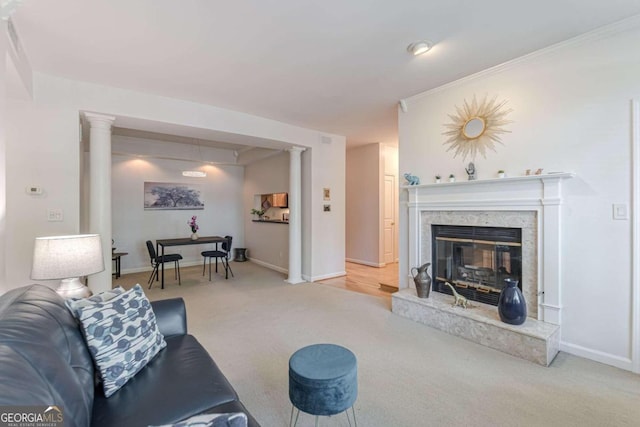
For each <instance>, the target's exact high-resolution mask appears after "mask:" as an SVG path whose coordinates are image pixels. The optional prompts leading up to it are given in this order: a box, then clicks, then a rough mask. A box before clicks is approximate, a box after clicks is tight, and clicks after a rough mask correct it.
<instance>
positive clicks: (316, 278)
mask: <svg viewBox="0 0 640 427" xmlns="http://www.w3.org/2000/svg"><path fill="white" fill-rule="evenodd" d="M346 275H347V272H346V271H338V272H335V273H329V274H321V275H319V276H308V275H304V274H303V275H302V278H303V279H304V280H306V281H307V282H317V281H319V280H326V279H333V278H334V277H342V276H346Z"/></svg>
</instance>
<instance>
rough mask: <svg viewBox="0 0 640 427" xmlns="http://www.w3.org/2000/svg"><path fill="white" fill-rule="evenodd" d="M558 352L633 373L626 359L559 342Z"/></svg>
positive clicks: (631, 363) (630, 361) (629, 362)
mask: <svg viewBox="0 0 640 427" xmlns="http://www.w3.org/2000/svg"><path fill="white" fill-rule="evenodd" d="M560 351H564V352H565V353H570V354H573V355H574V356H579V357H584V358H585V359H590V360H594V361H596V362H600V363H604V364H605V365H610V366H615V367H616V368H620V369H624V370H625V371H633V362H632V360H631V359H629V358H627V357H620V356H616V355H614V354H610V353H605V352H602V351H598V350H593V349H590V348H586V347H583V346H581V345H577V344H570V343H567V342H564V341H560Z"/></svg>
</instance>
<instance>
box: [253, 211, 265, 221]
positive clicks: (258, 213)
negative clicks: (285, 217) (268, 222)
mask: <svg viewBox="0 0 640 427" xmlns="http://www.w3.org/2000/svg"><path fill="white" fill-rule="evenodd" d="M251 214H252V215H258V219H259V220H260V221H262V215H264V209H251Z"/></svg>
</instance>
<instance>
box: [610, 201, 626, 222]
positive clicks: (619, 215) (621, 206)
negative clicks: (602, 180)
mask: <svg viewBox="0 0 640 427" xmlns="http://www.w3.org/2000/svg"><path fill="white" fill-rule="evenodd" d="M613 219H629V206H628V205H627V204H626V203H614V204H613Z"/></svg>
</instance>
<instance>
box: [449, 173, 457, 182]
mask: <svg viewBox="0 0 640 427" xmlns="http://www.w3.org/2000/svg"><path fill="white" fill-rule="evenodd" d="M449 182H456V176H455V175H454V174H451V175H449Z"/></svg>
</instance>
